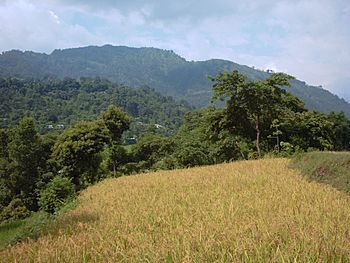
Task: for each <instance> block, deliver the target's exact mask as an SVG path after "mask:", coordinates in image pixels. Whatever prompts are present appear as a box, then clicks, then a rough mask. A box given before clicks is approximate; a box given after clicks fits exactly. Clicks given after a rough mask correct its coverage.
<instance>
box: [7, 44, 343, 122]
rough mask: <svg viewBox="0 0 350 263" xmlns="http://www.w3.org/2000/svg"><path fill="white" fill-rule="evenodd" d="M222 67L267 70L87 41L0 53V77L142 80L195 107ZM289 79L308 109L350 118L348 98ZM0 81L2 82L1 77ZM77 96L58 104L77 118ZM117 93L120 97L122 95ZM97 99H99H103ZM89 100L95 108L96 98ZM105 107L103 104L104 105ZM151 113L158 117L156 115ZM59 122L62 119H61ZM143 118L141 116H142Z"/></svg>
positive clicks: (254, 76)
mask: <svg viewBox="0 0 350 263" xmlns="http://www.w3.org/2000/svg"><path fill="white" fill-rule="evenodd" d="M224 70H226V71H228V72H232V71H233V70H237V71H238V72H239V73H241V74H244V75H246V76H247V77H248V78H249V79H250V80H263V79H266V78H268V77H269V76H270V75H271V74H269V73H267V72H264V71H262V70H257V69H254V68H250V67H247V66H243V65H239V64H236V63H233V62H231V61H227V60H221V59H211V60H207V61H186V60H185V59H184V58H182V57H180V56H178V55H177V54H175V53H174V52H172V51H169V50H161V49H156V48H130V47H124V46H111V45H105V46H102V47H96V46H89V47H82V48H70V49H64V50H55V51H54V52H52V54H50V55H46V54H41V53H35V52H30V51H26V52H21V51H18V50H12V51H8V52H3V54H1V55H0V76H2V77H18V76H20V77H28V78H40V79H41V78H45V77H47V76H57V77H58V78H60V79H63V78H65V77H71V78H75V79H79V78H82V77H90V78H95V77H96V76H100V77H101V78H106V79H109V80H110V81H113V82H117V83H124V84H126V85H128V86H131V87H142V86H144V85H147V86H149V87H153V88H155V89H156V90H157V91H159V92H162V94H163V95H165V94H166V95H170V96H173V97H174V98H176V99H177V100H180V99H185V100H187V101H188V102H190V103H191V104H192V105H195V106H197V107H206V106H207V105H208V103H209V102H210V98H211V95H212V92H211V82H210V81H209V80H208V79H207V76H213V75H215V74H217V72H223V71H224ZM70 84H71V85H70V86H71V87H72V88H73V87H76V86H75V85H74V83H70ZM291 84H292V87H293V89H291V92H292V93H293V94H294V95H295V96H297V97H299V98H300V99H301V100H303V101H304V102H305V105H306V107H307V108H308V109H310V110H316V111H321V112H331V111H335V112H340V111H343V112H345V115H346V116H347V117H348V118H349V117H350V105H349V103H347V102H346V101H345V100H343V99H340V98H339V97H337V96H336V95H333V94H332V93H330V92H329V91H327V90H325V89H322V88H320V87H314V86H309V85H307V84H306V83H305V82H302V81H299V80H293V81H291ZM0 86H2V84H1V81H0ZM85 90H86V92H87V93H88V94H94V95H97V94H98V93H99V92H104V91H105V92H107V94H109V95H110V93H109V91H108V89H107V90H106V89H105V86H104V85H99V84H96V85H87V86H85ZM55 93H56V92H55ZM77 93H80V92H79V91H78V90H76V92H75V94H77ZM0 94H1V95H0V105H1V104H3V102H5V103H6V100H7V98H8V94H10V93H9V92H7V93H1V90H0ZM60 94H61V96H62V98H65V100H68V99H69V97H70V96H67V93H66V92H65V91H64V90H61V92H60ZM18 95H19V94H18ZM82 95H84V96H82V97H81V98H80V99H79V100H80V101H81V102H82V103H81V104H75V106H76V107H70V103H67V104H69V107H68V108H67V110H66V109H65V108H64V107H62V109H63V111H70V110H71V111H72V112H76V110H78V109H79V111H81V112H83V113H84V114H83V115H82V117H86V116H87V115H85V112H86V108H89V107H91V106H93V105H90V106H89V104H88V103H83V102H86V98H84V97H85V96H86V95H85V94H82ZM74 97H75V96H74ZM96 97H100V96H96ZM119 98H120V99H122V100H123V96H121V97H119ZM106 99H107V100H109V99H110V97H108V96H106ZM2 100H3V101H2ZM73 100H74V98H73ZM41 101H42V100H41ZM117 101H118V99H117ZM13 102H14V104H16V107H17V108H18V107H22V102H21V101H20V100H19V99H15V100H13ZM100 102H102V103H103V100H101V101H100ZM100 102H99V103H100ZM32 103H33V102H32ZM61 103H64V104H66V101H61ZM93 104H94V105H96V106H97V107H99V104H98V103H96V104H95V103H93ZM109 104H115V102H114V101H113V102H112V101H108V102H107V103H106V105H109ZM47 105H48V106H49V107H47V106H46V108H43V109H49V108H50V109H52V110H55V107H53V105H58V104H55V103H53V101H52V100H50V101H49V102H47ZM106 105H104V106H106ZM117 105H118V106H121V107H123V109H124V110H125V111H126V112H127V113H128V114H130V115H132V116H134V117H136V115H134V114H137V112H138V111H140V112H141V111H142V104H141V103H139V102H138V101H129V102H127V104H125V105H121V104H119V103H117ZM16 107H12V108H11V109H16ZM34 107H37V106H36V104H35V103H33V104H32V105H31V109H32V108H34ZM56 107H57V106H56ZM105 108H106V107H103V110H104V109H105ZM27 109H28V108H27ZM31 109H30V110H31ZM52 110H49V111H47V113H48V114H50V115H51V114H52V115H51V116H52V117H53V118H52V119H53V120H54V119H55V115H56V116H57V114H59V115H61V114H60V111H56V110H55V111H53V112H52V113H50V111H52ZM168 110H172V109H168ZM61 112H62V111H61ZM90 112H91V111H90ZM157 112H158V113H159V112H160V111H159V110H158V111H157ZM175 113H176V111H175V110H174V111H173V115H175ZM38 114H40V113H38ZM97 114H98V112H97ZM1 115H3V113H2V112H1V111H0V118H1V117H3V116H1ZM62 115H63V114H62ZM62 115H61V116H62ZM138 115H139V116H145V114H141V113H140V114H138ZM154 115H155V116H157V115H156V114H154ZM63 116H64V117H65V124H67V123H66V120H68V119H69V114H68V115H66V116H65V115H63ZM89 116H91V115H89ZM158 116H159V115H158ZM79 117H80V116H79ZM94 117H96V115H94ZM94 117H93V118H94ZM6 118H7V117H6ZM35 118H36V119H37V120H38V119H39V118H38V116H35ZM38 121H39V120H38ZM60 121H61V122H62V121H63V120H60ZM155 121H156V123H161V124H162V125H164V124H165V123H163V122H164V121H161V120H159V119H158V120H155ZM142 122H146V121H145V120H142ZM169 124H170V123H169ZM169 124H167V125H166V126H168V125H169Z"/></svg>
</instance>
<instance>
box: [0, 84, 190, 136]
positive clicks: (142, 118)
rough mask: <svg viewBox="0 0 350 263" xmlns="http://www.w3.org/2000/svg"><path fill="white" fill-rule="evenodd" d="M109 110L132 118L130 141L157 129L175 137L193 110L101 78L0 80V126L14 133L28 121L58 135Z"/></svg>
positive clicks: (40, 130) (168, 98) (141, 90)
mask: <svg viewBox="0 0 350 263" xmlns="http://www.w3.org/2000/svg"><path fill="white" fill-rule="evenodd" d="M109 105H114V106H118V107H120V108H122V109H123V110H124V111H125V112H126V113H127V114H128V115H130V116H132V117H133V118H134V123H133V124H132V125H131V130H130V132H129V133H128V134H126V138H127V137H134V136H138V135H139V134H141V133H143V132H144V131H145V130H147V129H149V128H150V127H151V126H154V125H155V124H159V125H160V126H158V127H159V128H158V129H157V131H158V133H161V134H164V135H170V134H174V133H175V131H176V130H177V129H178V128H179V127H180V126H181V124H182V123H183V116H184V114H185V113H186V112H187V111H189V110H191V109H192V108H191V107H190V106H189V105H188V104H187V103H185V102H175V101H174V99H172V98H170V97H164V96H162V95H160V94H159V93H157V92H155V91H154V90H152V89H150V88H148V87H144V88H140V89H137V90H136V89H132V88H128V87H125V86H121V85H117V84H114V83H111V82H109V81H107V80H101V79H99V78H94V79H87V78H82V79H80V81H77V80H74V79H69V78H65V79H63V80H58V79H55V78H50V77H48V78H45V79H41V80H38V79H18V78H0V127H2V128H11V127H14V126H15V125H17V124H18V123H19V121H20V120H21V119H22V118H23V117H24V116H31V117H33V118H35V121H36V125H37V128H38V131H39V132H40V133H42V134H43V133H47V132H60V131H62V130H63V129H65V128H68V127H72V126H73V125H74V124H76V123H77V122H79V121H82V120H94V119H96V118H97V117H99V115H100V114H101V112H104V111H106V109H107V108H108V106H109Z"/></svg>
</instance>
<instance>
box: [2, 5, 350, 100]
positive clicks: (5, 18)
mask: <svg viewBox="0 0 350 263" xmlns="http://www.w3.org/2000/svg"><path fill="white" fill-rule="evenodd" d="M0 35H1V37H0V51H6V50H10V49H21V50H33V51H38V52H45V53H51V52H52V51H53V50H54V49H56V48H61V49H62V48H68V47H79V46H86V45H104V44H113V45H127V46H133V47H141V46H152V47H158V48H163V49H171V50H174V51H175V52H176V53H178V54H179V55H181V56H183V57H184V58H186V59H187V60H205V59H210V58H222V59H228V60H232V61H234V62H237V63H240V64H245V65H249V66H254V67H256V68H260V69H274V70H277V71H284V72H287V73H289V74H292V75H294V76H296V77H297V78H298V79H301V80H304V81H306V82H307V83H308V84H310V85H317V86H319V85H322V86H323V87H324V88H326V89H328V90H330V91H331V92H333V93H336V94H338V95H339V96H341V97H344V98H346V99H347V100H348V101H350V73H349V72H350V71H349V69H350V1H349V0H317V1H316V0H300V1H298V0H294V1H292V0H288V1H283V0H281V1H277V0H269V1H267V0H250V1H242V0H240V1H237V0H216V1H212V0H210V1H209V0H203V1H199V0H197V1H193V0H187V1H186V0H184V1H183V0H177V1H174V0H172V1H169V0H163V1H162V0H148V1H144V0H134V1H132V0H129V1H125V0H124V1H119V0H115V1H112V0H99V1H92V0H0Z"/></svg>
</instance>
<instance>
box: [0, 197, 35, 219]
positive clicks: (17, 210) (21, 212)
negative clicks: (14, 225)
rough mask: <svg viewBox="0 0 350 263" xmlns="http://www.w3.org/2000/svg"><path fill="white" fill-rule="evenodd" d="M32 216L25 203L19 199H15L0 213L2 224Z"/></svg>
mask: <svg viewBox="0 0 350 263" xmlns="http://www.w3.org/2000/svg"><path fill="white" fill-rule="evenodd" d="M29 215H30V211H29V210H28V209H27V208H26V206H25V205H24V203H23V201H22V200H21V199H19V198H15V199H13V200H12V201H11V202H10V204H9V205H8V206H6V207H5V208H4V209H3V210H2V212H1V213H0V222H4V221H12V220H18V219H23V218H25V217H27V216H29Z"/></svg>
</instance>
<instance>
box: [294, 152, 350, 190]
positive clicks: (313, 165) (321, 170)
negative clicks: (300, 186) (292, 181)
mask: <svg viewBox="0 0 350 263" xmlns="http://www.w3.org/2000/svg"><path fill="white" fill-rule="evenodd" d="M291 167H292V168H296V169H298V170H299V171H300V172H301V173H302V174H303V175H304V176H306V177H307V178H308V179H310V180H312V181H316V182H320V183H325V184H329V185H331V186H333V187H334V188H336V189H338V190H341V191H345V192H347V193H350V152H310V153H305V154H301V155H298V156H296V157H295V158H294V159H293V160H292V163H291Z"/></svg>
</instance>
